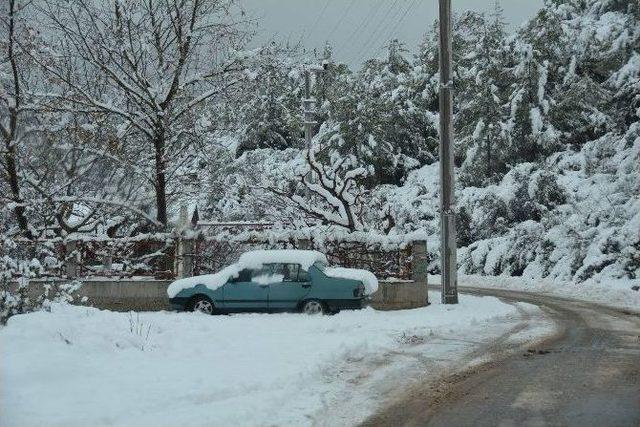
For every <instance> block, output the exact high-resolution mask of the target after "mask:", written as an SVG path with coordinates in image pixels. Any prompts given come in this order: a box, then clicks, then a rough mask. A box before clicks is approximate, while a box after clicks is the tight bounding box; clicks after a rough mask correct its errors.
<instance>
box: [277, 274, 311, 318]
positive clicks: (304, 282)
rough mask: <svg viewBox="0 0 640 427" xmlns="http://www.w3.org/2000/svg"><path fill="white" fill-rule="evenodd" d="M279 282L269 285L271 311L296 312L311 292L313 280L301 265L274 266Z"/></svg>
mask: <svg viewBox="0 0 640 427" xmlns="http://www.w3.org/2000/svg"><path fill="white" fill-rule="evenodd" d="M273 266H274V275H278V276H282V280H281V281H279V282H275V283H271V284H270V285H269V311H287V310H295V309H296V308H297V306H298V303H299V302H300V301H301V300H303V299H304V297H305V296H306V295H307V294H308V293H309V292H311V280H310V279H309V276H308V274H307V272H306V271H305V270H303V269H302V268H301V267H300V265H299V264H274V265H273Z"/></svg>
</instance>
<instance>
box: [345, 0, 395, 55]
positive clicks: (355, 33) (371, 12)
mask: <svg viewBox="0 0 640 427" xmlns="http://www.w3.org/2000/svg"><path fill="white" fill-rule="evenodd" d="M384 1H385V0H378V2H377V3H376V4H375V5H374V6H373V8H372V9H370V10H369V13H367V15H366V16H364V17H363V18H362V21H360V24H358V26H357V27H356V28H354V29H353V31H352V32H351V34H350V35H349V37H348V38H347V39H346V40H348V41H349V42H350V45H353V44H354V43H355V41H356V40H358V38H359V36H360V34H362V30H364V28H366V27H368V26H369V23H371V22H372V20H373V18H374V17H375V16H376V15H377V14H378V11H379V10H380V6H382V4H383V3H384ZM346 46H347V43H343V44H342V46H341V48H340V49H339V51H340V52H342V51H343V50H344V49H345V48H346Z"/></svg>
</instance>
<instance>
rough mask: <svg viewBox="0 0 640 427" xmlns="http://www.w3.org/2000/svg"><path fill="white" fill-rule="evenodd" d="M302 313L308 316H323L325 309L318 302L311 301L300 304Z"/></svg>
mask: <svg viewBox="0 0 640 427" xmlns="http://www.w3.org/2000/svg"><path fill="white" fill-rule="evenodd" d="M302 312H303V313H304V314H309V315H314V314H324V312H325V309H324V305H323V304H322V303H321V302H320V301H318V300H315V299H312V300H309V301H305V303H304V304H302Z"/></svg>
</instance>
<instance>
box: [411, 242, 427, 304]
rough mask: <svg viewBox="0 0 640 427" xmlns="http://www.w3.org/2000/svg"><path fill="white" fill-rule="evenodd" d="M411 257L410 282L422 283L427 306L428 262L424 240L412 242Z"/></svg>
mask: <svg viewBox="0 0 640 427" xmlns="http://www.w3.org/2000/svg"><path fill="white" fill-rule="evenodd" d="M411 256H412V258H411V280H413V281H414V282H416V283H424V286H425V293H426V296H427V305H429V291H428V288H427V285H428V281H427V267H428V265H429V262H428V257H427V242H426V240H415V241H414V242H413V244H412V247H411Z"/></svg>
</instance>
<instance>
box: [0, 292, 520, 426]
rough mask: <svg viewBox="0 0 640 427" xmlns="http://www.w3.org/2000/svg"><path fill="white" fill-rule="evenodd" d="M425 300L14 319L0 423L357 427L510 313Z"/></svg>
mask: <svg viewBox="0 0 640 427" xmlns="http://www.w3.org/2000/svg"><path fill="white" fill-rule="evenodd" d="M431 300H432V301H433V304H432V305H431V306H430V307H425V308H420V309H415V310H403V311H375V310H373V309H370V308H369V309H364V310H359V311H343V312H341V313H339V314H337V315H335V316H303V315H299V314H277V315H267V314H241V315H231V316H206V315H202V314H198V313H171V312H147V313H140V314H139V317H138V315H137V314H129V313H120V312H110V311H100V310H97V309H94V308H88V307H79V306H63V305H54V306H53V307H52V309H51V312H36V313H30V314H25V315H19V316H14V317H12V318H11V319H9V322H8V324H7V325H6V326H5V327H3V328H1V329H0V349H2V350H1V351H2V357H0V378H2V380H1V381H0V425H2V426H3V427H17V426H19V427H32V426H33V427H35V426H43V425H46V426H50V427H57V426H60V427H62V426H64V427H75V426H82V427H84V426H94V427H100V426H116V427H117V426H123V427H127V426H137V425H139V426H175V425H181V426H190V427H198V426H214V425H234V426H262V425H266V424H268V425H279V426H308V425H336V426H344V425H356V424H358V423H359V422H361V421H362V420H363V419H364V418H365V417H366V416H367V415H369V414H371V413H372V412H374V411H375V410H376V409H377V408H379V407H380V405H381V404H382V403H383V402H382V400H383V398H390V396H393V393H394V392H395V393H397V392H400V391H402V389H403V388H404V387H407V386H409V385H410V383H411V382H412V381H416V380H417V379H418V378H420V379H424V378H425V377H426V378H429V376H431V377H433V376H435V375H438V374H440V373H442V372H443V371H445V370H446V369H447V367H449V368H451V367H452V366H453V364H454V363H459V362H456V361H458V360H460V359H462V358H463V357H465V356H466V355H467V354H469V353H470V352H471V351H474V350H476V349H477V347H475V346H477V345H478V344H477V343H479V342H483V341H488V340H490V339H491V338H492V337H496V336H498V335H501V334H502V333H504V332H505V331H506V330H508V329H509V328H512V327H513V325H514V322H517V321H519V320H518V319H519V310H520V309H521V307H520V306H518V307H514V306H512V305H507V304H505V303H502V302H501V301H499V300H498V299H496V298H491V297H485V298H481V297H471V296H463V298H461V299H460V304H458V305H457V306H451V305H448V306H445V305H441V304H440V303H439V300H440V298H439V295H438V294H437V293H435V292H432V293H431ZM147 331H148V335H147ZM440 334H442V335H440ZM465 360H466V359H465ZM327 408H331V411H327Z"/></svg>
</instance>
